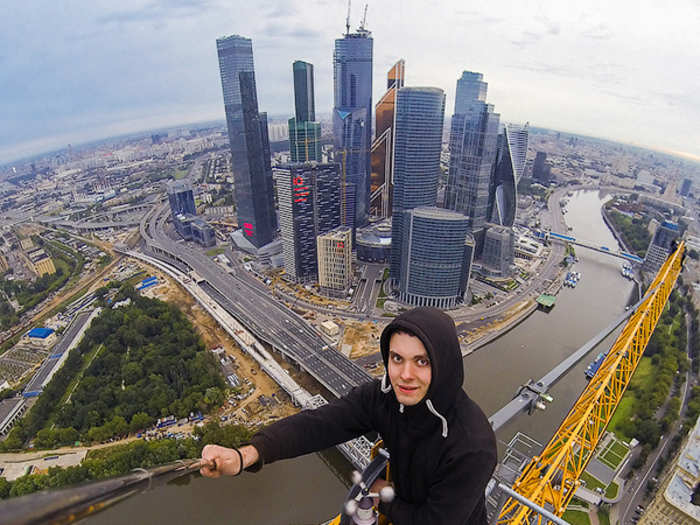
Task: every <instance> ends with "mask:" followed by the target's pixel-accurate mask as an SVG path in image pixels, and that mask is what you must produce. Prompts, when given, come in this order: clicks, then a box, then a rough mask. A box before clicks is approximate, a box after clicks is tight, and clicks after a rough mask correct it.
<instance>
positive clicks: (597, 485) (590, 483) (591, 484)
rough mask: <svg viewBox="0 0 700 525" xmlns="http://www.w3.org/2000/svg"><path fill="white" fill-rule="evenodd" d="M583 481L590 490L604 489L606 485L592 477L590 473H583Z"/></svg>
mask: <svg viewBox="0 0 700 525" xmlns="http://www.w3.org/2000/svg"><path fill="white" fill-rule="evenodd" d="M581 479H582V480H584V481H585V482H586V488H587V489H588V490H595V489H604V488H605V485H603V483H602V482H601V481H599V480H598V479H597V478H594V477H593V476H591V475H590V474H589V473H588V472H583V473H582V474H581Z"/></svg>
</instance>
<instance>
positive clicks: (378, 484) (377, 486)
mask: <svg viewBox="0 0 700 525" xmlns="http://www.w3.org/2000/svg"><path fill="white" fill-rule="evenodd" d="M384 487H393V485H392V484H391V483H389V482H388V481H387V480H385V479H382V478H377V480H376V481H375V482H374V483H372V487H370V490H369V491H370V492H372V493H376V494H379V491H380V490H382V489H383V488H384ZM372 499H373V500H374V506H375V507H377V506H379V498H372Z"/></svg>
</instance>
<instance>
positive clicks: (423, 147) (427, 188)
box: [391, 87, 445, 280]
mask: <svg viewBox="0 0 700 525" xmlns="http://www.w3.org/2000/svg"><path fill="white" fill-rule="evenodd" d="M444 118H445V92H444V91H443V90H442V89H439V88H434V87H403V88H401V89H399V91H398V93H397V96H396V116H395V123H396V129H395V135H394V159H393V170H394V193H393V199H392V200H393V203H392V227H391V246H392V248H391V277H392V279H399V280H400V278H401V276H400V274H401V261H402V250H403V242H404V236H405V234H406V233H405V232H406V230H405V227H404V223H405V221H406V214H407V213H408V212H409V211H410V210H412V209H413V208H417V207H418V206H434V205H435V201H436V200H437V184H438V178H439V176H440V150H441V148H442V126H443V122H444Z"/></svg>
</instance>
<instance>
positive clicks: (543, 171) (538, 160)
mask: <svg viewBox="0 0 700 525" xmlns="http://www.w3.org/2000/svg"><path fill="white" fill-rule="evenodd" d="M532 178H533V180H535V181H537V182H539V183H540V184H543V185H545V186H546V185H547V184H549V179H550V167H549V163H548V162H547V154H546V153H545V152H544V151H538V152H537V153H536V154H535V162H534V163H533V164H532Z"/></svg>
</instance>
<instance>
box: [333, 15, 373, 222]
mask: <svg viewBox="0 0 700 525" xmlns="http://www.w3.org/2000/svg"><path fill="white" fill-rule="evenodd" d="M372 47H373V40H372V37H371V33H370V32H369V31H367V30H365V29H364V28H363V27H360V28H359V29H358V30H357V31H356V32H355V33H350V31H348V32H347V33H346V34H345V35H343V38H338V39H337V40H336V41H335V50H334V52H333V142H334V146H335V152H336V157H335V160H336V161H337V162H340V163H341V166H342V167H343V180H344V183H345V187H344V188H343V195H342V201H343V202H342V207H343V224H344V225H346V226H350V227H353V228H355V227H357V226H362V225H364V224H365V223H366V222H367V218H368V214H369V195H370V176H369V175H370V150H371V146H372V122H371V119H372Z"/></svg>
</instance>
